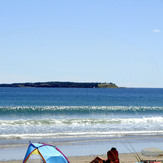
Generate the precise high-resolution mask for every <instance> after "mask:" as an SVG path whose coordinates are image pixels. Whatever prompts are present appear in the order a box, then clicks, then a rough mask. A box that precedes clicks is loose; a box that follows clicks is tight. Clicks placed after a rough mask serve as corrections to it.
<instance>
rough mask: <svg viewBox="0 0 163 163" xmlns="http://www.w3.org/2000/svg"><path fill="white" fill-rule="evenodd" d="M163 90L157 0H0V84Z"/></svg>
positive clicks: (161, 18)
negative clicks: (104, 85)
mask: <svg viewBox="0 0 163 163" xmlns="http://www.w3.org/2000/svg"><path fill="white" fill-rule="evenodd" d="M39 81H41V82H42V81H74V82H113V83H116V84H117V85H118V86H127V87H162V88H163V1H162V0H0V83H14V82H39Z"/></svg>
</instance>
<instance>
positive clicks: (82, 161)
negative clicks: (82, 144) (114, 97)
mask: <svg viewBox="0 0 163 163" xmlns="http://www.w3.org/2000/svg"><path fill="white" fill-rule="evenodd" d="M139 156H140V157H141V159H144V160H163V157H145V156H143V155H141V154H139ZM95 157H96V156H76V157H68V159H69V161H70V163H89V162H90V161H91V160H93V159H94V158H95ZM100 157H102V158H106V156H105V155H102V156H100ZM119 158H120V163H135V162H137V160H136V158H135V157H134V156H133V154H129V153H124V154H120V155H119ZM2 162H3V163H22V160H21V161H1V162H0V163H2Z"/></svg>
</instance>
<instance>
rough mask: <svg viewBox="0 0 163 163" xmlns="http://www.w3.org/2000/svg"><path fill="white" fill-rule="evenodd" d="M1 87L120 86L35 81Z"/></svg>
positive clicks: (114, 85)
mask: <svg viewBox="0 0 163 163" xmlns="http://www.w3.org/2000/svg"><path fill="white" fill-rule="evenodd" d="M0 87H46V88H119V87H118V86H117V85H116V84H114V83H98V82H95V83H93V82H92V83H91V82H90V83H89V82H35V83H30V82H28V83H12V84H0Z"/></svg>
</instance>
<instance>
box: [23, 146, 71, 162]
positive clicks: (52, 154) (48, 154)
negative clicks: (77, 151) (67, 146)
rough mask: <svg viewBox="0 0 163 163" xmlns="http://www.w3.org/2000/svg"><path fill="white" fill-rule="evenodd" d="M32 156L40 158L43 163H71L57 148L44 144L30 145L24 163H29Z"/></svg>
mask: <svg viewBox="0 0 163 163" xmlns="http://www.w3.org/2000/svg"><path fill="white" fill-rule="evenodd" d="M32 155H37V156H39V157H40V160H42V162H43V163H70V162H69V160H68V159H67V158H66V156H65V155H64V154H63V153H62V152H61V151H60V150H59V149H58V148H57V147H55V146H52V145H48V144H44V143H30V144H29V146H28V149H27V152H26V155H25V157H24V160H23V163H28V160H30V157H31V156H32Z"/></svg>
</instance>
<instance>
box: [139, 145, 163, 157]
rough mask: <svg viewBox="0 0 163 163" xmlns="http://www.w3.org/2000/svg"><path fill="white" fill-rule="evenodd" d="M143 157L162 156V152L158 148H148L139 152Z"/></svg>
mask: <svg viewBox="0 0 163 163" xmlns="http://www.w3.org/2000/svg"><path fill="white" fill-rule="evenodd" d="M141 154H142V155H144V156H156V157H157V156H163V151H162V150H161V149H159V148H154V147H148V148H145V149H143V150H142V151H141Z"/></svg>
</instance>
